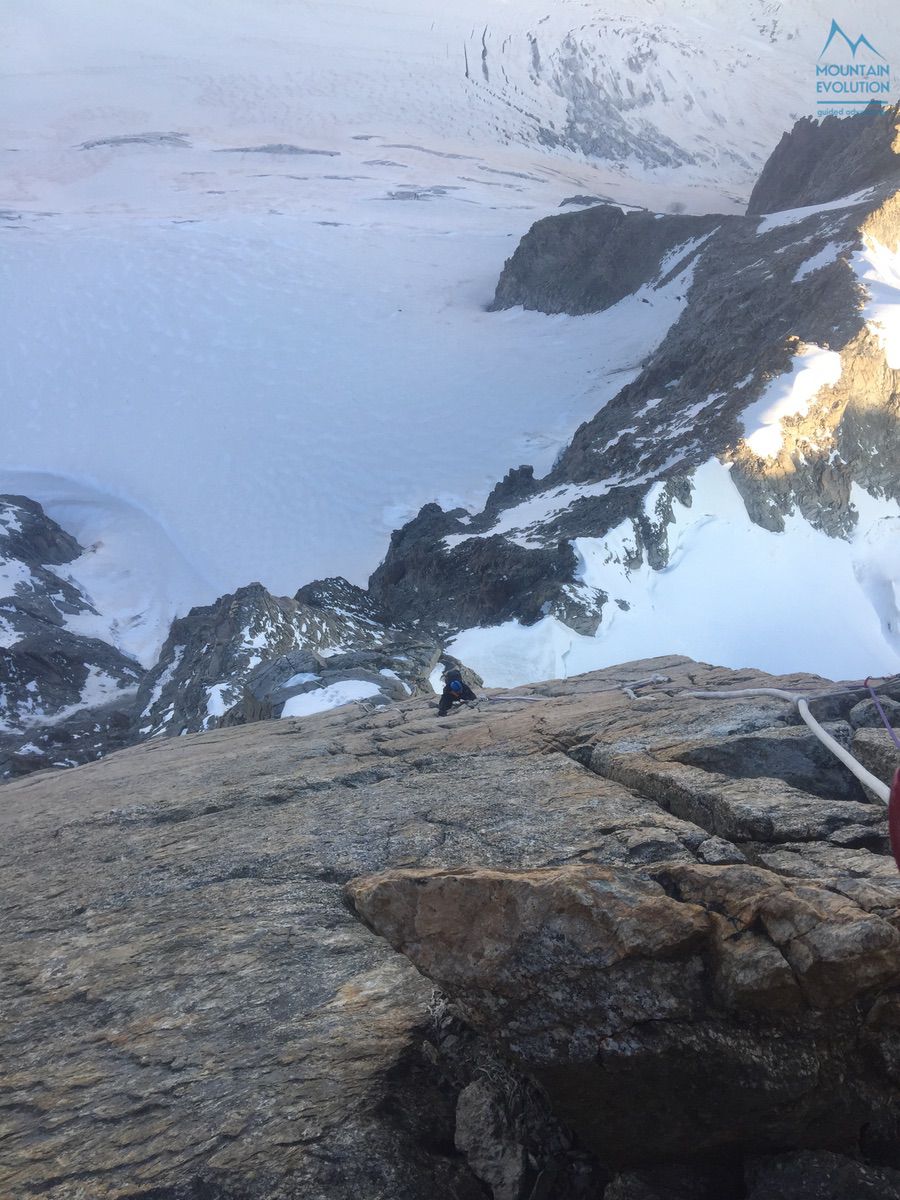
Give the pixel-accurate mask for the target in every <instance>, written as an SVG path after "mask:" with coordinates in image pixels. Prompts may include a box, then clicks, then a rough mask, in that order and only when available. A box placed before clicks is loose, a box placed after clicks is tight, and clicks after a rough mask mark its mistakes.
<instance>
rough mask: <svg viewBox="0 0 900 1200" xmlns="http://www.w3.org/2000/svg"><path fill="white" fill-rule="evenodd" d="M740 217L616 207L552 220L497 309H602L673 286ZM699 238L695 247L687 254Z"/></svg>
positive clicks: (524, 256) (527, 247)
mask: <svg viewBox="0 0 900 1200" xmlns="http://www.w3.org/2000/svg"><path fill="white" fill-rule="evenodd" d="M733 221H738V222H739V221H740V218H737V217H719V216H715V215H714V216H707V217H672V216H659V215H658V214H657V213H650V212H643V211H637V212H629V213H627V214H626V213H624V212H623V211H622V209H621V208H619V207H618V206H617V205H615V204H599V205H597V206H596V207H592V208H588V209H586V210H585V211H584V212H579V213H570V214H567V215H566V216H563V217H546V218H545V219H544V220H543V221H538V222H536V224H534V225H532V227H531V229H530V230H529V232H528V234H527V235H526V237H524V238H523V239H522V241H521V242H520V243H519V247H518V249H517V250H516V252H515V254H513V256H512V258H511V259H509V260H508V262H507V263H506V265H505V267H504V268H503V274H502V275H501V277H500V282H499V283H498V284H497V291H496V294H495V296H494V303H493V304H492V305H491V308H492V309H494V310H496V309H504V308H512V307H514V306H515V305H517V304H521V305H522V306H523V307H524V308H537V309H540V311H541V312H547V313H563V312H564V313H572V314H575V315H577V314H581V313H593V312H601V311H602V310H603V309H604V308H611V307H612V305H613V304H616V303H617V302H618V301H619V300H622V299H624V298H625V296H630V295H631V294H632V292H637V291H638V290H639V289H640V288H642V287H649V286H650V285H651V284H656V285H657V286H664V285H665V284H666V283H669V282H670V281H671V279H673V278H674V277H675V276H676V275H677V274H679V273H680V272H681V271H683V270H684V269H685V268H686V267H687V266H688V265H689V263H690V260H691V257H692V256H693V254H695V253H696V251H697V249H699V245H700V244H701V243H702V241H703V240H704V239H705V238H706V237H708V236H709V234H711V233H712V232H713V231H714V230H717V229H719V228H721V227H722V226H727V225H729V224H731V223H732V222H733ZM692 242H695V243H696V246H695V247H694V248H692V249H690V250H687V252H686V251H685V247H686V245H690V243H692ZM669 256H671V263H667V261H666V260H667V258H668V257H669ZM661 265H662V270H661ZM667 265H668V266H669V270H666V269H665V267H666V266H667Z"/></svg>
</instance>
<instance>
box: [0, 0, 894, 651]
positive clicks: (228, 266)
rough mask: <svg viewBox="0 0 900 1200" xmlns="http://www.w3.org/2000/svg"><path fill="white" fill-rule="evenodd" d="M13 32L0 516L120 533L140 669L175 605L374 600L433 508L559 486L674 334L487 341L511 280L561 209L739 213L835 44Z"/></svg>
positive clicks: (299, 27)
mask: <svg viewBox="0 0 900 1200" xmlns="http://www.w3.org/2000/svg"><path fill="white" fill-rule="evenodd" d="M886 11H887V9H886V7H885V5H884V4H882V3H881V0H878V3H875V2H873V3H871V4H869V5H864V6H863V7H862V10H861V12H860V19H861V20H863V19H864V20H865V22H866V26H867V28H869V29H871V28H872V26H875V27H876V28H878V30H879V34H880V36H881V38H882V43H881V44H882V47H883V50H884V52H885V54H889V53H890V48H891V47H890V42H891V39H892V38H893V37H894V35H893V34H892V33H891V29H892V24H891V22H889V21H886V20H884V19H883V16H884V13H885V12H886ZM2 19H3V22H4V35H5V41H6V45H7V49H8V50H9V52H10V53H11V54H12V55H13V56H14V59H15V62H16V74H15V75H14V76H7V78H6V82H5V85H4V117H5V124H6V133H5V136H4V139H3V159H4V167H5V172H4V179H3V184H2V195H0V208H2V209H3V210H4V211H3V214H2V215H3V221H2V232H3V234H4V236H5V238H6V241H5V243H4V249H5V253H4V255H3V260H2V265H0V280H2V287H3V289H4V291H5V293H6V294H7V295H9V296H13V297H15V303H13V304H10V305H8V306H7V311H6V316H5V320H4V322H3V326H2V329H0V361H2V362H3V365H4V369H5V371H6V377H7V386H6V395H7V396H8V397H9V399H8V400H7V402H6V410H5V412H4V436H3V439H2V444H0V471H2V478H0V487H2V488H3V489H5V490H9V491H19V492H20V491H24V490H26V489H25V487H24V486H23V478H22V476H21V475H20V474H19V473H20V472H23V471H25V472H27V473H28V477H27V478H28V480H30V481H32V484H33V486H31V487H30V489H28V494H31V495H34V496H35V498H36V499H38V500H41V501H43V502H45V503H46V505H47V508H48V511H49V512H50V513H51V515H55V516H58V517H59V518H60V519H63V520H65V518H66V517H67V516H68V515H69V510H67V509H66V507H65V504H64V502H63V501H62V500H60V497H61V496H64V495H65V494H70V493H71V491H72V489H73V488H76V489H77V490H78V491H79V494H80V495H81V496H82V497H86V498H88V502H89V503H90V504H91V505H92V506H93V507H92V514H93V517H98V516H100V515H101V514H106V518H107V519H106V525H105V526H104V524H103V521H99V520H92V521H91V529H90V535H89V538H88V540H89V541H90V542H91V543H95V542H102V543H103V545H104V546H105V547H106V548H107V550H109V547H111V546H112V545H113V544H114V543H115V542H116V539H117V536H118V537H119V544H120V545H121V544H122V541H121V531H122V530H124V529H127V530H128V538H129V539H130V550H131V554H130V555H129V554H128V552H127V551H125V550H124V549H123V551H122V556H123V557H122V558H119V557H118V553H119V552H118V551H117V552H116V561H117V569H118V570H120V571H128V572H132V571H134V572H136V574H135V575H134V576H133V579H134V581H135V582H136V583H139V585H140V586H139V587H135V588H131V587H122V588H120V599H119V601H118V603H119V604H120V605H121V610H120V611H119V612H118V613H115V614H114V615H113V618H112V619H115V620H117V621H118V628H119V630H120V631H121V630H123V629H126V630H127V629H130V630H131V631H132V633H133V634H134V636H133V637H132V640H131V644H130V645H128V646H126V649H133V650H134V651H135V652H137V653H139V654H140V656H141V657H142V658H143V659H144V660H145V661H147V659H148V658H150V657H152V655H153V652H154V650H155V648H156V647H158V645H159V643H160V642H161V641H162V637H163V635H164V627H165V625H166V623H167V621H168V619H169V617H170V616H171V615H173V613H175V612H184V611H185V609H186V607H187V606H188V605H189V604H191V603H207V602H210V601H211V600H213V599H214V598H215V596H216V595H218V594H220V593H222V592H224V591H227V590H231V589H234V588H235V587H237V586H240V585H243V584H246V583H247V582H249V581H251V580H253V579H259V580H261V581H262V582H263V583H264V584H265V585H267V586H268V587H270V588H272V589H273V590H275V591H276V592H292V591H293V590H294V589H295V588H296V587H297V586H299V584H301V583H303V582H304V581H305V580H307V579H309V578H311V577H313V576H316V575H324V574H334V573H337V572H340V573H342V574H344V575H346V576H347V577H348V578H350V579H351V580H354V581H357V582H363V581H364V579H365V577H366V575H367V574H368V573H369V571H370V570H371V569H372V568H374V567H375V566H376V564H377V562H378V560H379V558H380V556H381V554H382V553H383V549H384V545H385V541H386V537H387V534H388V533H389V531H390V530H391V529H392V528H394V527H395V526H397V525H398V524H399V523H400V522H401V521H402V520H403V519H405V518H406V517H408V516H409V515H411V514H412V513H413V512H415V511H416V509H417V508H418V507H419V506H420V505H421V504H422V503H424V502H426V501H429V500H439V501H440V502H442V503H443V504H445V505H452V504H455V503H463V504H466V505H469V506H477V505H478V504H479V503H480V502H481V500H483V498H484V496H485V494H486V493H487V491H488V489H489V488H490V486H491V484H492V483H493V481H494V480H495V479H496V478H497V477H498V476H499V475H501V474H502V473H503V471H504V470H505V469H506V467H507V466H508V465H509V464H510V463H511V462H517V461H521V460H527V461H529V462H532V463H534V464H535V466H536V467H537V469H538V471H543V470H546V469H547V468H549V466H550V465H551V463H552V461H553V458H554V457H555V455H556V453H557V451H558V450H559V449H560V448H561V446H562V445H564V444H565V441H566V440H567V438H568V436H569V435H570V434H571V432H572V431H573V429H574V428H575V427H576V426H577V425H578V424H579V423H580V422H581V421H583V420H585V419H587V418H588V417H590V416H591V415H592V414H593V412H595V411H596V410H597V408H598V407H599V406H600V405H601V404H602V403H603V402H604V401H605V399H606V398H607V397H608V396H610V395H612V394H613V393H614V392H615V391H616V390H617V389H618V387H619V386H620V385H621V382H622V381H623V379H627V378H629V377H630V373H632V372H634V371H635V370H636V368H637V365H638V363H639V361H640V359H641V358H642V356H644V355H645V354H646V353H647V352H648V350H649V349H650V348H651V347H652V346H653V345H654V344H655V343H656V342H657V341H658V340H659V339H660V338H661V337H662V336H663V334H664V333H665V330H666V328H667V325H668V322H669V321H670V320H671V319H672V318H673V316H674V315H675V313H676V311H677V309H673V308H672V307H671V306H668V307H667V306H665V305H663V306H661V307H659V308H657V309H656V310H654V311H653V312H652V313H643V312H642V317H643V319H642V320H640V321H638V320H636V318H635V312H637V311H640V310H637V309H635V308H634V305H631V306H630V307H629V304H627V303H626V304H625V305H624V306H623V307H622V309H621V310H620V311H619V312H618V313H617V314H615V315H612V316H611V315H603V316H598V317H585V318H579V319H571V318H566V317H554V318H548V317H546V316H543V315H541V314H525V313H521V312H510V313H505V314H487V313H486V312H484V311H483V309H484V306H485V305H486V303H487V302H488V301H489V300H490V297H491V295H492V293H493V287H494V283H495V280H496V277H497V274H498V273H499V270H500V268H501V267H502V264H503V261H504V259H505V258H506V257H507V256H508V255H509V253H510V252H511V250H512V249H513V247H514V246H515V244H516V242H517V240H518V238H519V237H520V236H521V235H522V234H523V233H524V232H525V231H526V229H527V228H528V226H529V225H530V224H531V223H532V222H533V221H534V220H535V219H536V218H538V217H541V216H543V215H545V214H547V213H550V212H553V211H555V210H556V209H557V208H558V206H559V205H560V204H561V203H562V202H563V201H565V200H566V199H567V198H569V197H571V196H573V195H595V196H596V195H600V196H608V197H612V198H614V199H616V200H619V201H622V202H627V203H631V204H639V205H646V206H648V207H650V208H653V209H657V210H660V211H663V210H666V209H669V208H672V207H673V206H674V207H677V208H681V207H683V208H685V209H686V210H688V211H709V210H721V211H735V210H736V209H737V208H738V206H739V204H740V203H741V202H742V201H743V199H745V197H746V195H747V193H748V192H749V187H750V183H751V182H752V178H753V176H754V174H755V172H756V169H757V167H758V165H759V163H760V162H761V160H762V158H763V157H764V156H765V154H766V153H767V152H768V149H769V148H770V147H771V145H772V144H773V143H774V141H775V140H776V139H777V137H778V135H779V134H780V132H781V131H782V129H784V128H786V127H788V126H789V125H790V124H791V122H792V120H793V118H794V116H795V115H797V114H798V113H799V112H802V111H805V110H808V109H809V108H810V107H811V104H812V84H811V82H810V80H811V76H812V71H813V66H812V64H813V62H814V60H815V57H816V55H817V54H818V52H819V50H820V49H821V44H820V43H821V42H822V40H823V37H824V30H823V29H822V28H821V26H822V18H821V14H819V13H818V12H817V11H816V5H815V4H813V3H811V0H804V2H803V3H800V4H797V3H793V4H791V5H787V4H773V3H768V2H766V3H763V2H762V0H754V2H753V3H751V4H750V5H748V6H745V7H744V8H742V9H741V10H740V11H739V12H736V11H735V10H734V9H733V8H729V7H727V6H726V5H725V4H724V2H717V3H710V2H709V0H704V2H702V3H701V2H700V0H665V2H651V0H635V2H634V3H633V4H631V5H630V6H629V9H628V12H627V14H626V15H623V14H622V12H621V8H620V6H619V5H616V4H613V3H611V0H600V2H597V3H589V4H588V3H585V2H583V0H540V2H538V0H516V3H509V2H507V0H491V2H489V3H478V4H476V3H475V2H474V0H464V2H463V3H461V4H456V5H453V6H446V5H437V4H434V3H423V2H422V0H365V2H363V3H353V4H351V3H347V2H345V0H312V2H309V3H304V4H296V5H295V4H291V5H287V4H284V3H280V2H277V0H259V2H257V3H254V4H253V5H252V6H248V5H246V4H244V3H239V2H238V0H221V2H220V3H217V4H216V5H214V6H211V5H209V4H207V3H204V2H201V0H182V2H180V3H177V4H176V3H174V0H170V2H165V3H160V2H155V3H152V4H151V3H149V2H148V0H143V2H140V3H137V4H130V5H102V6H101V5H99V4H98V3H97V2H96V0H43V2H42V3H41V4H37V5H36V4H34V3H32V2H31V0H10V3H8V4H7V5H5V6H4V13H3V18H2ZM854 19H856V18H854ZM635 303H639V301H635ZM35 473H40V474H41V475H42V476H43V480H42V482H40V483H34V482H33V481H34V479H35ZM135 513H138V514H144V515H145V516H146V518H147V520H146V521H145V520H144V519H143V517H141V519H136V518H135V516H134V514H135ZM117 531H118V534H117ZM76 532H78V531H77V530H76ZM80 536H82V540H85V539H84V536H83V535H80ZM128 558H130V559H131V561H126V559H128ZM148 581H149V582H148ZM95 582H96V580H95ZM135 592H137V593H139V594H140V595H141V596H143V597H144V598H145V599H144V608H143V610H141V606H140V603H139V604H138V605H137V606H135V604H134V593H135Z"/></svg>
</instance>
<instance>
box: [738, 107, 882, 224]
mask: <svg viewBox="0 0 900 1200" xmlns="http://www.w3.org/2000/svg"><path fill="white" fill-rule="evenodd" d="M898 115H900V108H898V107H896V106H895V107H894V108H888V109H885V108H882V106H881V105H880V104H870V105H869V107H868V108H866V109H865V110H864V111H863V112H861V113H858V114H857V115H856V116H854V117H845V118H838V117H825V119H824V120H822V121H816V120H813V119H812V118H810V117H804V118H803V119H802V120H800V121H798V122H797V124H796V125H795V126H794V128H793V129H792V130H791V131H790V132H789V133H786V134H785V135H784V136H783V137H782V139H781V141H780V142H779V143H778V145H777V146H776V148H775V150H774V151H773V152H772V154H771V156H770V158H769V161H768V162H767V163H766V165H765V167H764V168H763V172H762V174H761V175H760V177H759V180H758V181H757V184H756V187H754V189H753V192H752V194H751V196H750V202H749V204H748V206H747V211H748V213H751V214H759V213H771V212H780V211H781V210H782V209H786V208H802V207H804V206H806V205H809V204H824V203H826V202H827V201H829V200H836V199H837V198H838V197H839V196H848V195H850V194H851V193H852V192H858V191H861V190H862V189H863V188H866V187H871V186H872V185H873V184H877V183H879V182H880V181H881V180H882V179H884V178H885V176H886V175H888V174H890V173H891V172H892V171H895V170H896V162H897V160H896V151H895V149H894V143H895V140H896V137H897V118H898Z"/></svg>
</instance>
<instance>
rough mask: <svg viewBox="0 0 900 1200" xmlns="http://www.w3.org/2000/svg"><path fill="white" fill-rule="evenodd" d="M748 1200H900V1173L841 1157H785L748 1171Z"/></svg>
mask: <svg viewBox="0 0 900 1200" xmlns="http://www.w3.org/2000/svg"><path fill="white" fill-rule="evenodd" d="M747 1174H748V1183H749V1190H748V1191H747V1192H746V1196H747V1200H900V1171H892V1170H890V1169H889V1168H884V1167H873V1166H871V1165H867V1164H864V1163H860V1162H854V1161H853V1160H852V1159H848V1158H844V1157H842V1156H841V1155H839V1154H822V1153H819V1154H814V1153H811V1152H810V1151H805V1152H803V1153H800V1154H785V1155H781V1156H780V1157H778V1158H772V1159H760V1160H758V1161H757V1162H755V1163H752V1164H751V1165H750V1168H749V1169H748V1172H747Z"/></svg>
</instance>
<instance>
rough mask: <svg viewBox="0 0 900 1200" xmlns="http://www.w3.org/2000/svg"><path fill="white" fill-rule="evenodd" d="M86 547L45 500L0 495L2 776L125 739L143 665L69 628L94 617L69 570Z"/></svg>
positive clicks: (71, 759)
mask: <svg viewBox="0 0 900 1200" xmlns="http://www.w3.org/2000/svg"><path fill="white" fill-rule="evenodd" d="M82 553H83V551H82V547H81V546H79V545H78V543H77V542H76V541H75V539H74V538H73V537H71V536H70V535H69V534H67V533H66V532H65V531H64V530H63V529H61V528H60V527H59V525H57V524H56V522H55V521H52V520H51V519H50V518H49V517H48V516H47V515H46V514H45V513H44V511H43V509H42V508H41V506H40V505H39V504H37V503H35V502H34V501H33V500H29V499H27V498H26V497H23V496H0V779H5V778H8V777H10V776H12V775H22V774H27V773H28V772H29V771H32V770H36V769H40V768H42V767H46V766H50V765H62V764H65V765H67V766H75V765H77V764H79V763H82V762H88V761H91V760H92V759H95V758H98V757H99V756H100V755H101V754H103V753H104V752H105V751H106V750H108V749H113V748H115V747H117V746H120V745H122V744H123V741H124V735H123V731H124V728H125V726H127V713H128V710H129V709H130V706H131V704H132V702H133V698H134V693H135V691H136V689H137V686H138V682H139V680H140V678H141V676H142V675H143V669H142V668H141V666H140V665H139V664H138V663H137V662H135V661H134V660H133V659H131V658H129V657H127V656H126V655H124V654H122V653H121V652H120V651H119V650H117V649H116V648H115V647H114V646H111V645H109V644H108V643H107V642H104V641H101V640H100V639H98V638H93V637H86V636H84V635H82V634H79V633H77V632H74V631H73V630H72V629H69V628H67V625H68V623H69V622H70V621H73V620H74V619H76V618H81V617H85V616H87V617H96V616H97V615H98V614H97V611H96V609H95V608H94V606H93V604H92V603H91V601H90V599H89V598H88V597H87V596H86V595H85V594H84V592H83V591H82V590H81V588H80V587H79V586H78V585H77V584H76V583H75V582H74V581H73V580H71V579H70V578H69V577H68V576H67V574H66V571H65V567H66V565H67V564H68V563H71V562H73V561H74V560H75V559H77V558H78V557H79V556H80V555H81V554H82Z"/></svg>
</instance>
